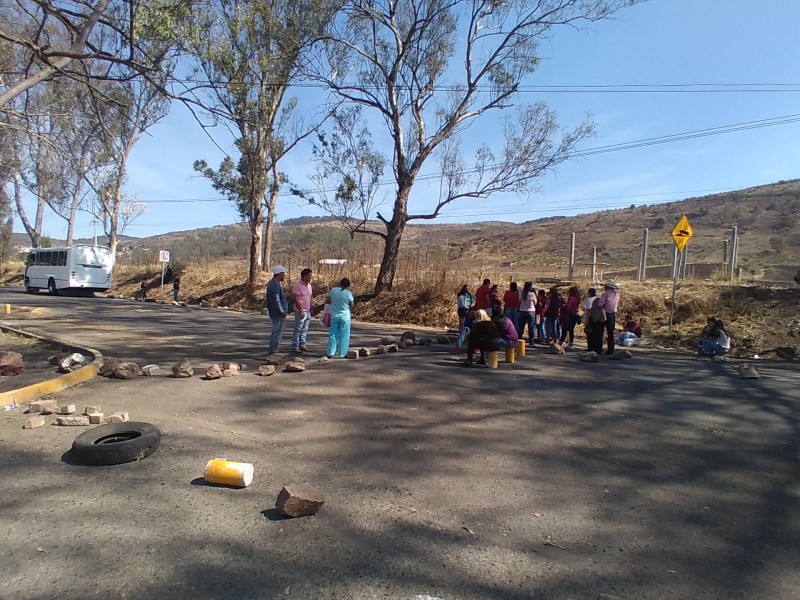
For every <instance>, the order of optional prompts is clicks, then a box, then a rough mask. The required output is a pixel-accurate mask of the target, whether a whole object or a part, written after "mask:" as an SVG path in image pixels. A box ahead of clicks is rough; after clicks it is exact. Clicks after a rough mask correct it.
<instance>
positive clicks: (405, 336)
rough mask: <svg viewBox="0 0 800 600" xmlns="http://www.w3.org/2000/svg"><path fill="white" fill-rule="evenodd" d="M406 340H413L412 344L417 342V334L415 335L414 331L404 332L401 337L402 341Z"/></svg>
mask: <svg viewBox="0 0 800 600" xmlns="http://www.w3.org/2000/svg"><path fill="white" fill-rule="evenodd" d="M405 340H411V343H412V344H413V343H414V342H416V341H417V334H416V333H414V332H413V331H404V332H403V333H402V334H401V335H400V341H401V342H404V341H405Z"/></svg>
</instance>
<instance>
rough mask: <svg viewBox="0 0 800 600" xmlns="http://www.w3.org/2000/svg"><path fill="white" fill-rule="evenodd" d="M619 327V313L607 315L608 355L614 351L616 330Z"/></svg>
mask: <svg viewBox="0 0 800 600" xmlns="http://www.w3.org/2000/svg"><path fill="white" fill-rule="evenodd" d="M616 326H617V313H606V334H607V336H608V353H609V354H611V353H612V352H613V351H614V342H615V339H614V338H615V336H616V333H615V332H614V329H615V328H616Z"/></svg>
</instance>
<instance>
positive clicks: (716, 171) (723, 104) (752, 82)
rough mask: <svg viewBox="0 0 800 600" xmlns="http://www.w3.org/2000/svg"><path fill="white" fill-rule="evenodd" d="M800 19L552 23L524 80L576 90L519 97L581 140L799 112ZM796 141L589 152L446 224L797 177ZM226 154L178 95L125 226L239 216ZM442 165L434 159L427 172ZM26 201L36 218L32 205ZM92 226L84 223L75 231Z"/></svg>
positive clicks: (722, 2)
mask: <svg viewBox="0 0 800 600" xmlns="http://www.w3.org/2000/svg"><path fill="white" fill-rule="evenodd" d="M798 23H800V2H797V0H766V1H765V2H763V3H759V4H758V6H757V7H756V6H755V5H754V3H753V2H752V1H751V0H651V1H650V2H647V3H644V4H642V5H639V6H635V7H633V8H631V9H629V10H627V11H624V12H622V13H620V14H619V15H618V17H617V18H616V19H615V20H610V21H604V22H601V23H596V24H594V25H592V26H591V29H590V30H588V31H576V30H572V29H569V28H562V29H558V30H556V31H555V34H554V36H553V38H552V39H551V40H549V41H548V42H546V43H545V44H544V45H543V46H542V48H541V50H542V54H543V56H544V57H545V60H544V61H543V62H542V65H541V67H540V69H539V71H538V73H537V74H536V75H535V76H534V77H533V78H532V79H531V80H529V81H528V82H527V84H528V85H530V86H578V88H579V89H580V90H581V91H577V92H576V91H569V92H564V91H562V92H549V93H547V92H543V91H541V90H533V91H530V92H526V93H525V94H522V95H521V96H520V98H519V100H518V102H520V103H522V102H525V103H527V102H536V101H539V100H544V101H546V102H547V103H548V104H549V105H550V106H551V108H553V109H554V110H555V111H556V112H557V114H558V117H559V122H560V123H562V124H563V125H564V126H569V125H574V124H576V123H578V122H579V121H581V120H583V119H585V118H586V117H587V116H590V117H591V118H592V120H593V121H594V122H595V123H596V124H597V135H596V137H594V138H591V139H588V140H585V141H584V142H583V143H582V145H581V146H580V148H581V149H593V148H597V147H600V146H606V145H609V144H618V143H624V142H630V141H636V140H643V139H649V138H655V137H660V136H666V135H672V134H678V133H683V132H691V131H697V130H705V129H709V128H716V127H722V126H727V125H733V124H737V123H747V122H752V121H759V120H764V119H772V118H775V117H782V116H787V115H798V114H799V113H800V45H799V44H798V42H797V31H796V29H797V24H798ZM443 83H446V82H443ZM709 84H711V85H709ZM622 85H630V86H665V85H681V86H684V87H680V88H664V87H657V88H653V87H646V88H644V89H647V90H652V89H658V90H662V91H659V92H658V93H653V92H649V91H648V92H637V93H633V92H629V93H619V92H618V91H616V90H619V89H620V88H612V89H613V90H615V91H607V92H603V91H599V89H597V88H594V89H593V88H592V87H591V86H622ZM686 86H689V87H686ZM626 89H635V88H626ZM638 89H640V90H641V89H642V88H638ZM666 89H677V90H680V91H677V92H667V91H663V90H666ZM688 90H691V91H688ZM709 90H715V91H709ZM720 90H721V91H720ZM492 129H493V127H492V123H491V121H488V122H486V123H485V124H483V125H481V123H480V122H478V123H476V125H473V126H472V127H471V128H470V129H469V130H468V132H467V137H466V138H465V139H464V145H465V147H469V146H470V144H473V145H474V144H476V143H477V141H478V140H481V141H483V140H485V139H487V137H489V136H488V135H487V134H490V133H491V131H492ZM214 135H215V136H217V137H216V139H217V141H218V142H219V144H220V145H221V146H222V147H223V148H229V147H230V138H229V137H226V136H225V133H224V132H223V130H221V129H220V130H219V131H216V132H214ZM799 141H800V122H794V123H790V124H783V125H777V126H771V127H761V128H754V129H749V130H745V131H739V132H735V133H727V134H723V135H710V136H705V137H699V138H697V139H690V140H684V141H679V142H674V143H669V144H659V145H649V146H644V147H640V148H636V149H629V150H622V151H617V152H609V153H603V154H589V155H587V156H585V157H580V158H575V159H572V160H570V161H568V162H566V163H563V164H562V165H560V166H559V167H558V168H557V170H556V171H555V172H554V173H551V174H549V175H547V176H545V177H544V178H542V180H541V181H540V185H539V188H540V191H539V193H537V194H534V195H532V196H530V197H517V196H516V195H514V194H500V195H496V196H493V197H491V198H489V199H488V200H475V201H472V200H469V201H463V202H459V203H455V204H453V205H451V206H450V207H449V208H448V209H446V210H445V211H444V212H443V216H442V218H440V219H439V221H438V222H443V223H454V222H470V221H482V220H507V221H514V222H521V221H527V220H532V219H537V218H540V217H546V216H552V215H572V214H578V213H585V212H592V211H594V210H602V209H606V208H615V207H621V206H628V205H630V204H637V205H638V204H653V203H657V202H666V201H671V200H676V199H682V198H685V197H691V196H698V195H704V194H708V193H715V192H719V191H726V190H734V189H740V188H744V187H749V186H754V185H760V184H765V183H772V182H775V181H778V180H781V179H794V178H798V177H800V143H799ZM309 154H310V147H309V146H305V147H301V148H298V150H297V151H296V152H295V153H294V154H292V155H290V156H289V157H288V158H287V160H286V161H285V162H284V163H283V165H282V170H283V171H285V172H286V173H288V174H289V176H290V177H291V179H292V180H293V182H296V183H298V184H299V185H301V186H304V185H305V186H307V185H309V184H308V180H307V174H308V173H309V171H310V166H309V165H310V160H309ZM221 157H222V153H221V152H220V151H219V150H218V149H217V148H216V146H215V145H214V144H213V143H212V142H211V141H210V140H209V139H208V138H207V137H206V135H205V134H204V133H203V131H202V130H201V129H200V127H199V126H198V125H197V124H196V122H195V121H194V119H193V118H192V117H191V115H190V114H189V113H188V111H187V110H186V109H185V108H183V107H181V106H178V105H175V106H174V108H173V110H172V112H171V113H170V115H169V116H168V117H167V118H166V119H165V120H164V121H163V122H162V123H160V124H159V125H157V126H156V127H154V128H153V129H152V130H151V132H150V135H149V136H145V137H144V138H143V139H142V140H141V142H140V143H139V144H138V145H137V146H136V149H135V150H134V153H133V156H132V159H131V163H130V171H129V174H128V179H129V184H128V189H129V190H130V191H133V192H135V193H136V194H137V195H138V196H139V199H140V200H141V201H144V202H145V203H147V204H148V210H147V213H146V214H145V215H143V216H142V217H140V218H139V219H138V220H137V221H136V222H135V223H133V224H132V225H131V226H130V228H129V229H128V231H126V232H125V233H126V234H128V235H133V236H136V237H146V236H150V235H155V234H160V233H165V232H169V231H177V230H186V229H196V228H199V227H209V226H213V225H220V224H226V223H233V222H236V221H237V215H236V212H235V210H234V208H233V207H232V206H231V205H230V203H228V202H227V201H225V200H224V199H221V198H220V196H219V194H217V193H216V192H215V191H214V190H213V189H212V188H211V186H210V185H209V183H208V182H207V181H206V180H204V179H201V178H197V177H196V176H195V174H194V172H193V170H192V163H193V161H194V160H196V159H199V158H203V159H206V160H207V161H208V162H209V164H211V165H214V166H216V165H218V164H219V161H220V159H221ZM436 169H437V165H436V164H435V163H434V162H431V163H430V165H429V166H428V168H427V172H433V171H435V170H436ZM387 174H388V173H387ZM418 186H419V187H418V188H417V189H416V192H415V195H414V196H413V197H412V201H411V206H410V211H411V212H419V211H421V210H425V209H429V208H430V200H427V199H426V198H430V197H431V194H432V193H434V192H435V190H436V184H435V183H426V182H420V183H419V184H418ZM426 186H432V187H431V188H430V189H426ZM426 192H428V193H426ZM28 210H29V216H31V217H32V214H31V210H32V209H31V208H28ZM387 212H388V211H387ZM305 214H321V213H319V212H315V211H314V210H312V209H311V208H310V207H307V206H301V205H298V204H297V202H296V201H295V200H293V199H292V198H291V197H282V198H281V200H280V202H279V205H278V208H277V217H278V219H279V220H283V219H287V218H290V217H297V216H301V215H305ZM677 216H678V215H676V218H677ZM62 223H63V221H62V220H61V219H59V218H58V217H55V216H53V215H47V216H46V217H45V227H44V233H45V234H46V235H50V236H52V237H63V236H64V233H65V227H64V226H63V225H62ZM15 229H16V230H21V226H19V225H17V226H16V227H15ZM91 232H92V227H91V224H90V222H89V221H88V220H85V221H83V222H81V223H79V225H78V228H77V232H76V235H77V236H79V237H82V236H90V235H91Z"/></svg>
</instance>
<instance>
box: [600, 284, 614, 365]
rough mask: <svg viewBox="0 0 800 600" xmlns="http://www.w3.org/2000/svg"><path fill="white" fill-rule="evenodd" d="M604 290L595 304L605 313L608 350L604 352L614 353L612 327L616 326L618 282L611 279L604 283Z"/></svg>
mask: <svg viewBox="0 0 800 600" xmlns="http://www.w3.org/2000/svg"><path fill="white" fill-rule="evenodd" d="M605 288H606V289H605V291H604V292H603V295H602V296H600V298H599V299H598V300H597V305H598V306H599V307H600V308H602V309H603V311H605V313H606V336H607V337H608V350H606V354H614V341H615V340H614V338H615V333H614V329H615V328H616V326H617V308H619V284H618V283H617V282H616V281H614V280H613V279H609V280H608V281H606V283H605Z"/></svg>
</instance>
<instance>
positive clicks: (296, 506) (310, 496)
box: [275, 483, 325, 517]
mask: <svg viewBox="0 0 800 600" xmlns="http://www.w3.org/2000/svg"><path fill="white" fill-rule="evenodd" d="M323 504H325V497H324V496H323V495H322V494H321V493H320V492H319V491H318V490H316V489H315V488H313V487H312V486H310V485H309V484H307V483H293V484H292V485H287V486H284V487H283V489H282V490H281V492H280V494H278V499H277V501H276V502H275V508H277V509H278V511H279V512H280V513H281V514H283V515H286V516H287V517H305V516H308V515H314V514H317V513H318V512H319V509H320V508H322V505H323Z"/></svg>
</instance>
